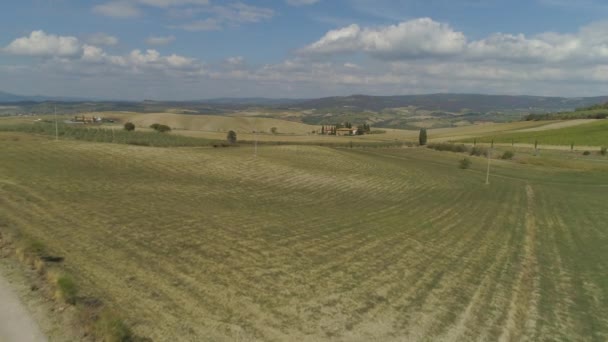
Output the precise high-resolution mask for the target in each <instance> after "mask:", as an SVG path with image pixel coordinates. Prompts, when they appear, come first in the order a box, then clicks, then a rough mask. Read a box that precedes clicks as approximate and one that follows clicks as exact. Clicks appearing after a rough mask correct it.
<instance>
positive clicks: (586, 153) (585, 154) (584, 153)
mask: <svg viewBox="0 0 608 342" xmlns="http://www.w3.org/2000/svg"><path fill="white" fill-rule="evenodd" d="M590 154H591V152H589V151H585V152H583V155H584V156H588V155H590Z"/></svg>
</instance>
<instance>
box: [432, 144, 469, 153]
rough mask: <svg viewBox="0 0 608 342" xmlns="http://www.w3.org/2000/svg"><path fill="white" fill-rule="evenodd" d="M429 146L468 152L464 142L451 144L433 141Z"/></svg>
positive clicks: (437, 148) (442, 149)
mask: <svg viewBox="0 0 608 342" xmlns="http://www.w3.org/2000/svg"><path fill="white" fill-rule="evenodd" d="M427 147H428V148H432V149H433V150H437V151H450V152H467V151H468V148H467V146H466V145H464V144H451V143H433V144H428V145H427Z"/></svg>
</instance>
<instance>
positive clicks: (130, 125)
mask: <svg viewBox="0 0 608 342" xmlns="http://www.w3.org/2000/svg"><path fill="white" fill-rule="evenodd" d="M134 130H135V125H134V124H133V123H132V122H127V123H125V131H129V132H131V131H134Z"/></svg>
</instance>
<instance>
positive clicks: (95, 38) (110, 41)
mask: <svg viewBox="0 0 608 342" xmlns="http://www.w3.org/2000/svg"><path fill="white" fill-rule="evenodd" d="M87 42H88V43H90V44H92V45H99V46H113V45H116V44H118V38H116V37H114V36H111V35H109V34H106V33H103V32H98V33H95V34H92V35H90V36H89V37H87Z"/></svg>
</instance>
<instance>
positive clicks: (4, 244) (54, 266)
mask: <svg viewBox="0 0 608 342" xmlns="http://www.w3.org/2000/svg"><path fill="white" fill-rule="evenodd" d="M7 227H8V224H7V223H6V222H4V221H3V222H2V225H1V226H0V228H4V229H2V230H0V250H3V252H4V253H2V254H3V255H5V256H6V255H7V254H8V255H11V254H12V255H13V256H15V257H16V258H17V259H18V260H19V261H20V262H21V263H22V264H23V265H24V266H26V267H30V268H33V269H35V270H36V271H37V273H38V275H39V277H40V280H42V281H44V282H46V286H47V287H48V288H49V291H47V292H48V293H50V294H51V295H50V296H49V297H50V298H52V299H53V300H55V302H56V303H58V304H63V305H69V306H73V307H74V308H75V309H76V310H77V312H78V317H80V319H79V322H77V323H78V324H81V325H82V326H83V328H84V330H85V331H86V332H87V334H88V335H90V336H92V337H93V338H94V340H100V341H108V342H109V341H112V342H121V341H138V340H139V341H143V340H145V339H142V338H139V337H136V336H135V335H134V334H133V332H132V331H131V329H130V327H129V326H128V325H127V324H126V323H125V322H124V320H123V319H122V318H121V317H120V314H118V313H117V312H116V311H115V310H112V309H109V308H108V307H105V306H103V305H101V302H100V301H99V300H98V299H95V298H90V297H85V296H82V295H81V293H80V289H79V286H78V284H77V283H76V281H75V280H74V278H73V277H72V276H71V275H70V274H69V273H68V271H67V270H66V269H65V268H64V267H62V265H61V264H60V262H62V261H63V258H60V257H54V256H51V254H50V253H49V251H48V248H47V247H46V246H45V245H44V244H43V243H42V242H40V241H38V240H35V239H32V238H30V237H27V236H25V235H22V234H18V233H11V232H8V229H7ZM6 252H8V253H6ZM35 287H37V286H36V285H32V288H35Z"/></svg>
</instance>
